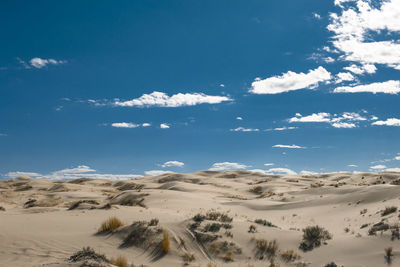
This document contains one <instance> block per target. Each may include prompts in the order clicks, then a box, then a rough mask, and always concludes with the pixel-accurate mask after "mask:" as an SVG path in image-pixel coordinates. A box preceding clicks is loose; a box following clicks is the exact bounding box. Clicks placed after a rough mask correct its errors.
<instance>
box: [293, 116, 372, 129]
mask: <svg viewBox="0 0 400 267" xmlns="http://www.w3.org/2000/svg"><path fill="white" fill-rule="evenodd" d="M367 120H368V119H367V118H365V117H363V116H362V115H360V114H359V113H357V112H343V113H342V114H340V115H338V114H334V115H331V114H330V113H327V112H319V113H313V114H311V115H308V116H303V115H301V114H300V113H296V115H295V117H293V118H290V119H288V121H289V123H307V122H308V123H321V122H323V123H329V124H331V125H332V127H334V128H355V127H357V124H355V123H354V122H359V121H367Z"/></svg>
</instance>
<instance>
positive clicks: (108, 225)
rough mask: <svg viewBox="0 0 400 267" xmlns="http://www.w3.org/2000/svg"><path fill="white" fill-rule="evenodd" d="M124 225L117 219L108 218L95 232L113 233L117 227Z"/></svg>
mask: <svg viewBox="0 0 400 267" xmlns="http://www.w3.org/2000/svg"><path fill="white" fill-rule="evenodd" d="M123 225H124V224H123V223H122V222H121V221H120V220H119V219H118V218H117V217H110V218H109V219H108V220H106V221H105V222H103V223H102V224H101V226H100V228H99V230H98V231H97V232H98V233H107V232H108V233H109V232H111V233H112V232H115V230H117V229H118V228H119V227H121V226H123Z"/></svg>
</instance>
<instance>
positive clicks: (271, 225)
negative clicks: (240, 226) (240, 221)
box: [254, 219, 276, 227]
mask: <svg viewBox="0 0 400 267" xmlns="http://www.w3.org/2000/svg"><path fill="white" fill-rule="evenodd" d="M254 222H255V223H257V224H261V225H264V226H268V227H276V226H275V225H273V224H272V223H271V222H269V221H267V220H264V219H256V220H255V221H254Z"/></svg>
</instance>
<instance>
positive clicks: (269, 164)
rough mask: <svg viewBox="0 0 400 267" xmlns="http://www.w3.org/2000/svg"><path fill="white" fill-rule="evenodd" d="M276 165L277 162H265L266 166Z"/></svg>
mask: <svg viewBox="0 0 400 267" xmlns="http://www.w3.org/2000/svg"><path fill="white" fill-rule="evenodd" d="M274 165H275V163H264V166H267V167H268V166H274Z"/></svg>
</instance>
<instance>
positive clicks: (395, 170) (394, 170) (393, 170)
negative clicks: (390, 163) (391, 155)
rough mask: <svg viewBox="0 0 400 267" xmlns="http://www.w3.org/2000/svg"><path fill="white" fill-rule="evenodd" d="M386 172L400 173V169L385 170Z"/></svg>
mask: <svg viewBox="0 0 400 267" xmlns="http://www.w3.org/2000/svg"><path fill="white" fill-rule="evenodd" d="M385 171H386V172H400V168H387V169H386V170H385Z"/></svg>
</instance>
